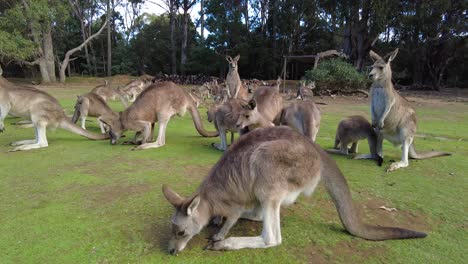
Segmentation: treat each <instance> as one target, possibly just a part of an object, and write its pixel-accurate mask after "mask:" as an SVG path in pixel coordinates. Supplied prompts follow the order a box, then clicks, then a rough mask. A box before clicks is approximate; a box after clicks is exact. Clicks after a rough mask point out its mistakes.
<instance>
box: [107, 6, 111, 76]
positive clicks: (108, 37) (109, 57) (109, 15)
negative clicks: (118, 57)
mask: <svg viewBox="0 0 468 264" xmlns="http://www.w3.org/2000/svg"><path fill="white" fill-rule="evenodd" d="M110 1H111V0H107V20H108V21H110V17H111V8H110ZM107 76H108V77H111V76H112V41H111V23H107Z"/></svg>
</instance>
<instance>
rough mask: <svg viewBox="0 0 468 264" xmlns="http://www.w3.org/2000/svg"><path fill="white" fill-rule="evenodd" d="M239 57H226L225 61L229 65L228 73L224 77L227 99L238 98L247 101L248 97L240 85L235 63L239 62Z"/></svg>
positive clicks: (245, 90)
mask: <svg viewBox="0 0 468 264" xmlns="http://www.w3.org/2000/svg"><path fill="white" fill-rule="evenodd" d="M239 58H240V55H237V56H236V57H234V59H233V58H231V56H226V60H227V62H228V63H229V72H228V74H227V76H226V85H227V88H228V89H227V91H228V98H234V99H236V98H239V99H242V100H247V99H248V97H249V94H248V91H247V89H245V87H244V86H243V85H242V81H241V79H240V76H239V72H238V66H237V62H238V61H239Z"/></svg>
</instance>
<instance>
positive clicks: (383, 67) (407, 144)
mask: <svg viewBox="0 0 468 264" xmlns="http://www.w3.org/2000/svg"><path fill="white" fill-rule="evenodd" d="M397 53H398V49H396V50H394V51H393V52H391V53H389V54H387V55H386V56H385V58H382V57H380V56H379V55H377V53H375V52H373V51H370V53H369V54H370V57H371V58H372V60H373V61H374V64H373V65H372V71H371V72H370V73H369V77H370V78H371V79H372V81H373V83H372V85H371V119H372V126H373V127H376V128H378V139H377V153H378V154H379V156H380V157H383V155H382V143H383V139H384V138H386V139H387V140H388V141H390V142H392V143H393V144H394V145H401V146H402V157H401V161H399V162H394V163H392V164H390V167H389V168H388V169H387V172H389V171H394V170H397V169H398V168H403V167H407V166H408V165H409V164H408V155H409V157H410V158H413V159H426V158H432V157H438V156H449V155H451V154H450V153H447V152H440V151H429V152H424V153H417V152H416V150H415V147H414V142H413V140H414V135H415V134H416V113H415V111H414V109H413V108H412V107H411V106H410V104H409V102H408V101H407V100H406V99H405V98H403V97H402V96H400V95H399V94H398V92H397V91H396V90H395V89H394V87H393V83H392V69H391V67H390V62H391V61H392V60H393V59H394V58H395V57H396V55H397Z"/></svg>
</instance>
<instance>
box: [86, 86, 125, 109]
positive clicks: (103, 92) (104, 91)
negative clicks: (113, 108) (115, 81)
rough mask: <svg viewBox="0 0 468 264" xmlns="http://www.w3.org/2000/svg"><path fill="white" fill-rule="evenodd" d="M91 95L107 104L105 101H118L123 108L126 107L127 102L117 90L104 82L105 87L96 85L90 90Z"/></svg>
mask: <svg viewBox="0 0 468 264" xmlns="http://www.w3.org/2000/svg"><path fill="white" fill-rule="evenodd" d="M91 93H94V94H97V95H99V96H101V97H102V99H104V101H106V102H107V100H112V101H115V100H117V99H119V100H120V101H121V102H122V104H123V105H124V106H125V107H128V104H129V101H128V100H127V98H126V97H125V95H124V94H123V93H122V91H120V90H119V89H116V88H113V87H111V86H110V85H109V83H108V82H107V81H106V83H105V85H98V86H96V87H94V88H93V89H92V90H91Z"/></svg>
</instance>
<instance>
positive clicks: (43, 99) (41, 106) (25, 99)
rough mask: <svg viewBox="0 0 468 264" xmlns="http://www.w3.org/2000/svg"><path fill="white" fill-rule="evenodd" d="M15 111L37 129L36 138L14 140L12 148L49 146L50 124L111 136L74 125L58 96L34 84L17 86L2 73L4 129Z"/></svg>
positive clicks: (0, 101) (0, 122)
mask: <svg viewBox="0 0 468 264" xmlns="http://www.w3.org/2000/svg"><path fill="white" fill-rule="evenodd" d="M9 113H11V114H12V115H14V116H19V117H23V118H26V119H29V120H31V122H32V123H33V125H34V128H35V130H36V139H32V140H21V141H16V142H13V143H11V145H12V146H16V147H15V148H14V149H12V150H11V151H21V150H30V149H37V148H44V147H47V146H48V145H49V144H48V142H47V136H46V129H47V127H51V128H56V127H60V128H63V129H65V130H68V131H70V132H73V133H75V134H78V135H81V136H84V137H87V138H89V139H94V140H99V139H107V138H108V136H106V135H96V134H94V133H91V132H89V131H86V130H84V129H82V128H80V127H78V126H76V125H75V124H73V123H72V122H71V121H70V120H69V119H68V117H67V116H66V115H65V112H64V111H63V109H62V107H61V106H60V104H59V102H58V101H57V99H55V98H54V97H52V96H51V95H49V94H48V93H46V92H44V91H41V90H38V89H36V88H31V87H23V86H19V85H14V84H12V83H10V82H9V81H7V80H6V79H4V78H3V77H1V76H0V132H3V131H4V129H5V125H4V123H3V120H4V119H5V117H6V116H7V115H8V114H9Z"/></svg>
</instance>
